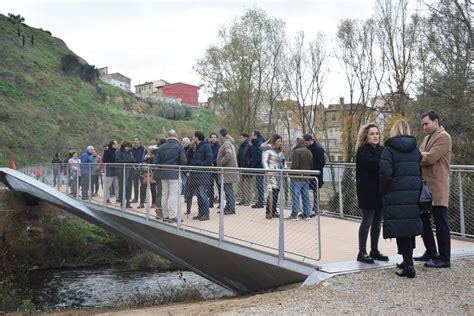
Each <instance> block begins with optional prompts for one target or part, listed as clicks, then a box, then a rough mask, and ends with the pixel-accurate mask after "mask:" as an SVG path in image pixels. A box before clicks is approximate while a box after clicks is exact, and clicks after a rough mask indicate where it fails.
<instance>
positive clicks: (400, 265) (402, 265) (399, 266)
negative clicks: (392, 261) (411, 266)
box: [397, 261, 405, 269]
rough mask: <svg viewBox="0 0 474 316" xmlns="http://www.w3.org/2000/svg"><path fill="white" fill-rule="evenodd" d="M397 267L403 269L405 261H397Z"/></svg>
mask: <svg viewBox="0 0 474 316" xmlns="http://www.w3.org/2000/svg"><path fill="white" fill-rule="evenodd" d="M397 268H399V269H405V261H402V262H400V263H397Z"/></svg>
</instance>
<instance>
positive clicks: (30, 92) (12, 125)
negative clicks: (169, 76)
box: [0, 14, 215, 166]
mask: <svg viewBox="0 0 474 316" xmlns="http://www.w3.org/2000/svg"><path fill="white" fill-rule="evenodd" d="M20 35H21V36H20V37H18V24H14V23H12V22H11V21H9V20H8V18H7V17H6V16H4V15H1V14H0V166H5V165H7V161H8V159H7V155H8V153H9V152H11V153H13V154H14V156H15V162H16V163H17V165H24V164H29V163H38V162H49V161H50V160H51V159H52V155H53V154H54V153H55V152H60V153H61V154H62V156H63V155H64V154H65V152H66V150H67V148H69V147H74V148H78V149H81V148H83V147H85V146H86V145H88V144H92V145H95V146H99V148H101V145H102V144H104V143H105V142H106V140H108V139H111V138H115V139H118V140H119V141H121V140H124V139H128V140H130V139H131V138H132V137H133V136H134V135H136V134H138V135H140V136H141V137H142V139H143V143H144V144H146V145H147V144H151V143H152V142H154V141H155V140H157V139H159V138H160V137H162V136H163V135H164V131H166V130H168V129H171V128H174V129H176V130H177V131H178V132H179V133H180V135H181V136H184V135H190V134H192V133H193V131H194V130H196V129H200V128H201V126H203V129H204V131H205V132H208V131H210V130H213V129H214V128H215V126H214V121H215V117H214V116H213V114H212V113H210V112H209V111H207V110H205V109H198V110H194V113H193V118H192V119H191V120H190V121H173V120H167V119H164V118H161V117H158V116H155V115H153V113H157V107H158V106H159V105H158V104H153V103H150V102H145V101H143V100H140V99H137V97H136V96H135V95H133V94H131V93H126V92H124V91H122V90H120V89H118V88H115V87H113V86H111V85H108V84H106V83H103V82H100V81H99V82H98V83H97V84H91V83H88V82H86V81H83V80H81V79H80V78H79V76H78V75H68V74H66V73H64V72H63V71H62V70H61V58H62V57H63V56H64V55H66V54H73V52H71V51H70V50H69V49H68V47H67V46H66V44H65V43H64V42H63V41H62V40H61V39H59V38H56V37H53V36H51V35H50V34H49V33H48V32H45V31H43V30H41V29H36V28H32V27H29V26H27V25H25V24H22V25H20ZM23 35H24V36H25V45H24V46H23V37H22V36H23ZM32 36H33V37H34V43H32V42H31V37H32ZM84 62H85V61H84ZM100 151H101V150H100Z"/></svg>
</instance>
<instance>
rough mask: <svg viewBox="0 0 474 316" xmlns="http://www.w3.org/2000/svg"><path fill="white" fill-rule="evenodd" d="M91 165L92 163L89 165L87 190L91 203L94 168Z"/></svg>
mask: <svg viewBox="0 0 474 316" xmlns="http://www.w3.org/2000/svg"><path fill="white" fill-rule="evenodd" d="M91 164H92V163H89V188H88V189H87V196H88V200H89V202H90V201H91V199H92V167H91Z"/></svg>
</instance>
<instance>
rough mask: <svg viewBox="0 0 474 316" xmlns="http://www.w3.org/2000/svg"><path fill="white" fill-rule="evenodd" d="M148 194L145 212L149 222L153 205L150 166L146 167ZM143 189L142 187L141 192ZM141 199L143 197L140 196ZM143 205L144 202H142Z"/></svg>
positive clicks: (146, 194)
mask: <svg viewBox="0 0 474 316" xmlns="http://www.w3.org/2000/svg"><path fill="white" fill-rule="evenodd" d="M145 174H146V181H147V183H146V193H145V200H146V204H145V212H146V220H149V219H150V205H151V187H150V166H149V165H146V173H145ZM143 181H145V175H144V176H143ZM141 189H142V188H141V187H140V190H141ZM140 199H141V196H140ZM140 202H141V203H143V201H140Z"/></svg>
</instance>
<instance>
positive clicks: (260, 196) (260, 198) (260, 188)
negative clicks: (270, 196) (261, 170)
mask: <svg viewBox="0 0 474 316" xmlns="http://www.w3.org/2000/svg"><path fill="white" fill-rule="evenodd" d="M264 183H265V178H264V177H263V176H256V188H257V196H256V198H257V204H260V205H263V204H264V202H265V198H264V193H265V185H264Z"/></svg>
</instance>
